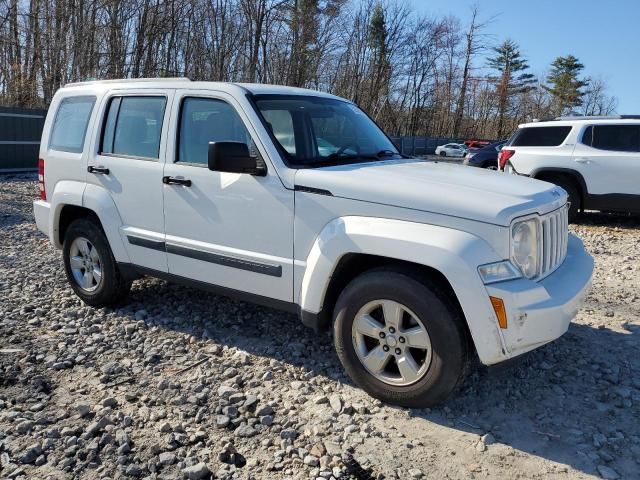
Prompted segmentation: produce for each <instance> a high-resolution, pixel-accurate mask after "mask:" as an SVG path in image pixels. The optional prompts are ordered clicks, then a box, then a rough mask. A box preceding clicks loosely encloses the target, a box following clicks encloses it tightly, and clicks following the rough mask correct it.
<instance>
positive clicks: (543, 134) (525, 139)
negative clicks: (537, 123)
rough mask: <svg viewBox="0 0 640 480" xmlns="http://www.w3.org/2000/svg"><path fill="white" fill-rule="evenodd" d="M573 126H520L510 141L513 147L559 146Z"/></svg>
mask: <svg viewBox="0 0 640 480" xmlns="http://www.w3.org/2000/svg"><path fill="white" fill-rule="evenodd" d="M570 131H571V127H525V128H520V129H518V131H517V132H516V133H515V134H514V136H513V138H512V139H511V141H510V142H509V145H510V146H512V147H557V146H559V145H562V142H564V140H565V139H566V138H567V135H569V132H570Z"/></svg>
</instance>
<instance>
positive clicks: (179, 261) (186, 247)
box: [163, 91, 293, 302]
mask: <svg viewBox="0 0 640 480" xmlns="http://www.w3.org/2000/svg"><path fill="white" fill-rule="evenodd" d="M256 139H257V135H256V134H255V131H254V130H253V128H252V126H251V124H250V123H249V121H248V119H247V118H246V116H245V115H244V113H243V112H242V110H241V108H240V107H239V105H237V103H236V102H235V101H234V100H233V98H232V97H230V96H228V95H225V94H223V93H220V94H218V95H211V94H210V93H208V94H207V95H203V94H202V93H201V92H198V91H193V92H191V91H181V92H178V93H177V94H176V98H175V101H174V114H173V115H172V125H171V130H170V145H171V147H170V150H169V151H170V152H171V153H170V156H169V157H168V158H167V161H166V164H165V169H164V179H165V182H166V183H164V185H163V194H164V219H165V233H166V249H167V259H168V265H169V273H171V274H174V275H178V276H181V277H187V278H189V279H192V280H198V281H201V282H205V283H208V284H213V285H217V286H220V287H224V288H226V289H230V290H235V291H239V292H246V293H251V294H255V295H259V296H262V297H269V298H272V299H277V300H282V301H285V302H292V300H293V293H292V288H293V192H292V191H290V190H287V189H285V188H284V186H283V184H282V182H281V181H280V179H279V177H278V175H277V174H276V172H275V169H274V168H273V167H272V166H271V165H270V163H269V162H268V159H267V158H266V157H265V155H266V154H265V152H264V149H263V148H262V146H261V145H260V143H259V142H255V141H254V140H256ZM215 141H236V142H244V143H247V145H248V146H249V147H250V150H251V151H252V153H254V154H255V155H261V156H262V158H263V159H264V160H266V164H267V168H268V173H267V175H266V176H264V177H258V176H252V175H249V174H233V173H226V172H215V171H211V170H209V169H208V167H207V150H208V144H209V142H215ZM230 293H231V292H230Z"/></svg>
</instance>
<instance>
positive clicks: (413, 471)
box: [409, 468, 424, 478]
mask: <svg viewBox="0 0 640 480" xmlns="http://www.w3.org/2000/svg"><path fill="white" fill-rule="evenodd" d="M409 476H410V477H411V478H422V477H423V476H424V474H423V473H422V471H421V470H419V469H417V468H412V469H410V470H409Z"/></svg>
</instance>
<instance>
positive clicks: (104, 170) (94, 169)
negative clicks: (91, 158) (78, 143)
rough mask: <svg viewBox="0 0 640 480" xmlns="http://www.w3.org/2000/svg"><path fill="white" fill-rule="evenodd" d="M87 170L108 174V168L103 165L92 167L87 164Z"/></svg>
mask: <svg viewBox="0 0 640 480" xmlns="http://www.w3.org/2000/svg"><path fill="white" fill-rule="evenodd" d="M87 172H89V173H99V174H100V175H109V169H108V168H105V167H103V166H99V167H94V166H93V165H89V166H88V167H87Z"/></svg>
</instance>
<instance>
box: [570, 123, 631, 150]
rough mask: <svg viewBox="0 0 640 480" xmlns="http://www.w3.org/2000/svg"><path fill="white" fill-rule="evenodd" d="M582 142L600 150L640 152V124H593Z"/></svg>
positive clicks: (586, 131)
mask: <svg viewBox="0 0 640 480" xmlns="http://www.w3.org/2000/svg"><path fill="white" fill-rule="evenodd" d="M582 143H584V144H585V145H589V146H591V147H593V148H597V149H599V150H610V151H615V152H640V125H593V126H590V127H589V128H587V130H585V133H584V135H583V136H582Z"/></svg>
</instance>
